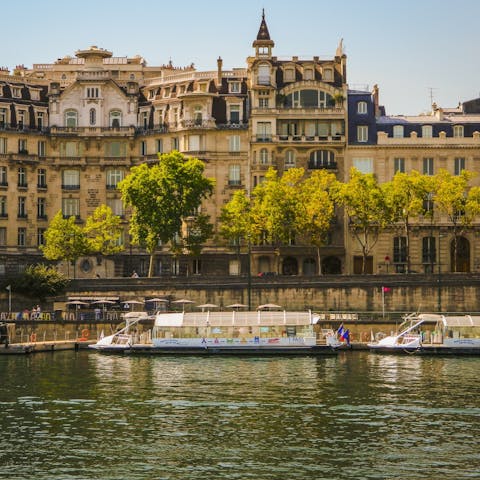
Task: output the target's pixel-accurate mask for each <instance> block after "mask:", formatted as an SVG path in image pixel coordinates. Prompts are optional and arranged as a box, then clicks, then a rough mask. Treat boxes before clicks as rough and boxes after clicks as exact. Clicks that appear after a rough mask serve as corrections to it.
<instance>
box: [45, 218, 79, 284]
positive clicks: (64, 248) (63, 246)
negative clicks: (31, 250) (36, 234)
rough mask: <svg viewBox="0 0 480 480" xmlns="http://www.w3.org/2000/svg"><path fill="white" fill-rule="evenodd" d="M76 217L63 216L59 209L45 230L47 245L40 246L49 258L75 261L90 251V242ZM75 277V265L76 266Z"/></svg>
mask: <svg viewBox="0 0 480 480" xmlns="http://www.w3.org/2000/svg"><path fill="white" fill-rule="evenodd" d="M75 222H76V218H75V217H73V216H72V217H69V218H63V215H62V212H61V211H59V212H58V213H57V214H56V215H55V216H54V217H53V219H52V221H51V222H50V225H49V227H48V228H47V230H46V231H45V237H44V238H45V245H42V246H41V247H40V248H41V249H42V251H43V255H44V257H45V258H46V259H47V260H65V261H68V262H69V263H73V265H75V263H76V262H77V260H78V259H79V258H80V257H81V256H82V255H85V254H86V253H88V242H87V238H86V235H85V232H84V231H83V229H82V227H81V226H80V225H77V224H76V223H75ZM73 272H74V277H75V267H74V270H73Z"/></svg>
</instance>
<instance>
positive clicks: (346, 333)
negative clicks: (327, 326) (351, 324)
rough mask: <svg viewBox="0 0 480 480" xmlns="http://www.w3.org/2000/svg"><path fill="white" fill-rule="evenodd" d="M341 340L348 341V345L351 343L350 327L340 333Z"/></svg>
mask: <svg viewBox="0 0 480 480" xmlns="http://www.w3.org/2000/svg"><path fill="white" fill-rule="evenodd" d="M340 340H342V341H343V342H346V344H347V345H350V330H349V329H348V328H347V329H346V330H343V332H342V333H341V335H340Z"/></svg>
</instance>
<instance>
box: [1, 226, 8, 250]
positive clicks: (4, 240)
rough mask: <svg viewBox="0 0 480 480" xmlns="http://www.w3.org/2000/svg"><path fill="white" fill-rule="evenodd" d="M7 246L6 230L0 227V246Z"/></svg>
mask: <svg viewBox="0 0 480 480" xmlns="http://www.w3.org/2000/svg"><path fill="white" fill-rule="evenodd" d="M6 244H7V228H6V227H0V245H2V246H5V245H6Z"/></svg>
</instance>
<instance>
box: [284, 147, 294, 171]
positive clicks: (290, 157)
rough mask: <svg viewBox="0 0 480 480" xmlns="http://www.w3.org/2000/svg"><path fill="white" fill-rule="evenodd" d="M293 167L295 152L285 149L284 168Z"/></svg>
mask: <svg viewBox="0 0 480 480" xmlns="http://www.w3.org/2000/svg"><path fill="white" fill-rule="evenodd" d="M293 167H295V152H294V151H293V150H287V151H286V152H285V169H288V168H293Z"/></svg>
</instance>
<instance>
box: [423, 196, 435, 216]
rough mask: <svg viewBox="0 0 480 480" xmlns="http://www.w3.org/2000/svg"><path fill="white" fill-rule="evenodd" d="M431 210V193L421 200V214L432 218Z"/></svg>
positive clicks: (432, 206) (432, 205)
mask: <svg viewBox="0 0 480 480" xmlns="http://www.w3.org/2000/svg"><path fill="white" fill-rule="evenodd" d="M433 208H434V202H433V193H428V194H427V196H426V197H425V198H424V199H423V214H424V215H427V216H432V215H433Z"/></svg>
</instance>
